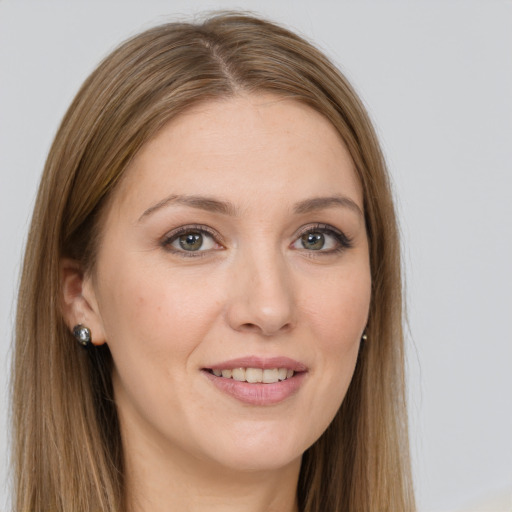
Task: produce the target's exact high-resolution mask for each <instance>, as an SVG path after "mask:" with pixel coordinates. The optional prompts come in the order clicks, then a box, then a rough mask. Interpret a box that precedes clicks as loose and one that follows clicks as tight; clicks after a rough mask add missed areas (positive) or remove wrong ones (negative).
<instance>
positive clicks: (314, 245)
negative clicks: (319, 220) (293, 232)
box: [292, 224, 352, 253]
mask: <svg viewBox="0 0 512 512" xmlns="http://www.w3.org/2000/svg"><path fill="white" fill-rule="evenodd" d="M292 247H293V248H294V249H299V250H305V251H317V252H323V253H334V252H340V251H342V250H344V249H348V248H350V247H352V241H351V240H350V238H348V237H347V236H346V235H345V234H344V233H343V232H342V231H340V230H338V229H336V228H334V227H332V226H329V225H327V224H316V225H314V226H306V227H305V228H304V229H302V231H301V233H300V234H299V237H298V238H297V240H295V242H293V244H292Z"/></svg>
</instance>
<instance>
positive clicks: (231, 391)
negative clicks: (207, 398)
mask: <svg viewBox="0 0 512 512" xmlns="http://www.w3.org/2000/svg"><path fill="white" fill-rule="evenodd" d="M203 373H204V374H205V375H206V376H207V377H208V379H209V380H210V382H211V383H212V384H213V385H215V386H216V387H217V389H219V390H220V391H222V392H223V393H226V394H228V395H230V396H232V397H234V398H236V399H237V400H239V401H241V402H244V403H247V404H251V405H272V404H276V403H279V402H281V401H283V400H285V399H287V398H288V397H290V396H292V395H294V394H295V393H296V392H297V391H298V390H299V388H300V386H301V385H302V382H303V381H304V378H305V375H306V373H307V367H306V366H305V365H304V364H302V363H299V362H298V361H295V360H293V359H290V358H287V357H273V358H259V357H244V358H238V359H232V360H229V361H224V362H221V363H216V364H214V365H212V366H211V367H209V368H203Z"/></svg>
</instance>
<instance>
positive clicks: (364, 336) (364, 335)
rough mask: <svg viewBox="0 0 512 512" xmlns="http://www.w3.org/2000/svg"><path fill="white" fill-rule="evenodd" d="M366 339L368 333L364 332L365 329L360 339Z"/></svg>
mask: <svg viewBox="0 0 512 512" xmlns="http://www.w3.org/2000/svg"><path fill="white" fill-rule="evenodd" d="M367 339H368V335H367V334H366V331H365V332H364V333H363V335H362V336H361V341H366V340H367Z"/></svg>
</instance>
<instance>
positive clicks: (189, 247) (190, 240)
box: [178, 233, 203, 251]
mask: <svg viewBox="0 0 512 512" xmlns="http://www.w3.org/2000/svg"><path fill="white" fill-rule="evenodd" d="M178 243H179V245H180V247H181V248H182V249H183V250H184V251H198V250H199V249H201V246H202V245H203V235H201V233H187V234H186V235H181V236H180V237H179V238H178Z"/></svg>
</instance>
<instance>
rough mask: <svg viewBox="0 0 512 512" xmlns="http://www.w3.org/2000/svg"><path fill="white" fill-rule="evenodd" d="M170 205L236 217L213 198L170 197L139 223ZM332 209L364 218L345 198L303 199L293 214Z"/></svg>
mask: <svg viewBox="0 0 512 512" xmlns="http://www.w3.org/2000/svg"><path fill="white" fill-rule="evenodd" d="M171 204H178V205H184V206H189V207H191V208H197V209H199V210H205V211H208V212H213V213H220V214H223V215H229V216H232V217H235V216H237V215H238V210H237V208H236V207H235V206H234V205H233V203H231V202H229V201H220V200H218V199H215V198H213V197H207V196H195V195H192V196H189V195H171V196H169V197H166V198H165V199H162V201H160V202H158V203H157V204H155V205H153V206H151V207H150V208H148V209H147V210H145V211H144V213H143V214H142V215H141V216H140V217H139V222H140V221H142V220H143V219H144V218H145V217H147V216H149V215H151V214H152V213H154V212H156V211H157V210H160V209H162V208H165V207H166V206H169V205H171ZM332 207H342V208H348V209H350V210H352V211H353V212H355V213H357V214H358V215H360V216H361V217H364V215H363V212H362V211H361V208H359V206H358V205H357V203H356V202H355V201H353V200H352V199H350V198H349V197H346V196H328V197H314V198H311V199H305V200H304V201H300V202H298V203H297V204H295V206H294V208H293V212H294V213H295V214H298V215H300V214H304V213H311V212H315V211H318V210H324V209H326V208H332Z"/></svg>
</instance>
